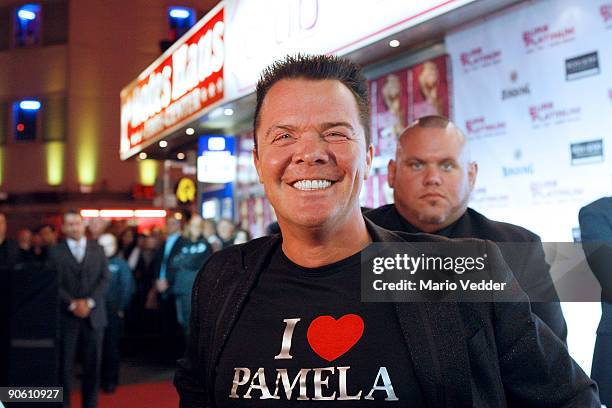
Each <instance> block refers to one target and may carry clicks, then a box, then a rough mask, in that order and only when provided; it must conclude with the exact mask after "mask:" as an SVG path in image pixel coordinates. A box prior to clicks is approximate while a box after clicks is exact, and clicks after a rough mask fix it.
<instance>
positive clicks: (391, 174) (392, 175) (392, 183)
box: [387, 159, 397, 188]
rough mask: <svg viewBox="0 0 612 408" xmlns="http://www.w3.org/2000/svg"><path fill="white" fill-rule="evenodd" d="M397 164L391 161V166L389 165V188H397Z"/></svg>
mask: <svg viewBox="0 0 612 408" xmlns="http://www.w3.org/2000/svg"><path fill="white" fill-rule="evenodd" d="M396 167H397V164H396V163H395V160H393V159H391V160H389V164H388V165H387V183H389V187H391V188H395V169H396Z"/></svg>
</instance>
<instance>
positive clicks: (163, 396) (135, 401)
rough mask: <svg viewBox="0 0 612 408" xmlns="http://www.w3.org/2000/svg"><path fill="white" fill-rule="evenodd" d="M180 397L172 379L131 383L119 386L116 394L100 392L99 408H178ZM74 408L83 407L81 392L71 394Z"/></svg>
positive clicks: (71, 402)
mask: <svg viewBox="0 0 612 408" xmlns="http://www.w3.org/2000/svg"><path fill="white" fill-rule="evenodd" d="M178 403H179V398H178V394H177V393H176V389H175V388H174V386H173V385H172V382H170V381H162V382H156V383H146V384H130V385H122V386H120V387H117V391H115V393H114V394H104V393H103V392H100V394H99V396H98V407H99V408H122V407H129V408H151V407H155V408H176V407H178ZM70 404H71V406H72V407H73V408H80V407H81V393H80V391H79V392H73V393H72V395H71V396H70Z"/></svg>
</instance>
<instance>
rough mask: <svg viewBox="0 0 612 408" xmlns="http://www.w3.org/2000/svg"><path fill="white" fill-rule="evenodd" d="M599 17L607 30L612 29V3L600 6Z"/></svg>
mask: <svg viewBox="0 0 612 408" xmlns="http://www.w3.org/2000/svg"><path fill="white" fill-rule="evenodd" d="M599 15H601V18H602V19H603V22H604V25H605V26H606V28H608V29H610V28H612V3H604V4H602V5H601V6H599Z"/></svg>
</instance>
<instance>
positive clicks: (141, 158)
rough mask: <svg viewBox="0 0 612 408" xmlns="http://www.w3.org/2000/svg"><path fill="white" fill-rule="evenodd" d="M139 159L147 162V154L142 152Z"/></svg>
mask: <svg viewBox="0 0 612 408" xmlns="http://www.w3.org/2000/svg"><path fill="white" fill-rule="evenodd" d="M138 158H139V159H140V160H145V159H146V158H147V154H146V153H145V152H140V154H139V155H138Z"/></svg>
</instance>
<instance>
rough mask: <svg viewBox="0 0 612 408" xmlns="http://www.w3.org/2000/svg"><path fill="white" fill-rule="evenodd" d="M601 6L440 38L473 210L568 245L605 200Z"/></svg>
mask: <svg viewBox="0 0 612 408" xmlns="http://www.w3.org/2000/svg"><path fill="white" fill-rule="evenodd" d="M606 4H608V5H609V4H610V2H609V1H603V0H586V1H582V0H556V1H539V2H534V3H531V2H529V3H523V4H521V5H519V6H517V7H514V8H513V9H510V10H507V11H505V12H503V13H501V14H499V15H497V16H493V17H491V18H488V19H487V20H485V21H481V22H478V23H475V24H473V25H471V26H469V27H465V28H463V29H461V30H459V31H456V32H453V33H450V34H449V35H448V36H447V38H446V47H447V52H448V53H449V55H450V58H451V66H452V71H453V100H454V103H453V106H454V112H453V115H452V117H453V119H454V121H455V122H456V123H457V125H458V126H459V127H461V128H462V129H463V131H464V132H465V133H466V135H467V137H468V140H469V143H470V151H471V155H472V159H473V160H476V161H477V162H478V164H479V174H478V179H477V183H476V188H475V191H474V193H473V195H472V198H471V202H470V206H472V207H474V208H475V209H477V210H479V211H481V212H483V213H484V214H485V215H487V216H488V217H490V218H494V219H499V220H503V221H508V222H512V223H514V224H519V225H522V226H525V227H527V228H529V229H532V230H533V231H535V232H537V233H538V234H540V235H541V236H542V238H543V239H544V240H548V241H572V240H573V239H574V237H575V236H576V234H575V231H576V227H577V226H578V218H577V215H578V211H579V210H580V208H581V207H582V206H584V205H586V204H588V203H589V202H592V201H594V200H596V199H597V198H600V197H602V196H606V195H610V194H612V166H611V165H610V160H611V159H612V154H611V148H610V146H611V145H612V134H611V133H610V131H609V129H612V92H611V89H612V53H610V52H609V45H610V44H611V43H612V24H611V20H610V18H609V16H608V15H607V13H606V10H608V8H607V6H606Z"/></svg>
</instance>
